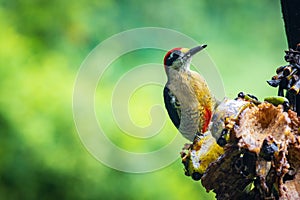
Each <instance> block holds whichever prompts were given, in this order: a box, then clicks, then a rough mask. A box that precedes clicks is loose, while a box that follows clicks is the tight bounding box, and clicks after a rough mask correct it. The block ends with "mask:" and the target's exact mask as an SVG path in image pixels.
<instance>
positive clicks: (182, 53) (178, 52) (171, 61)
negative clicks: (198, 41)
mask: <svg viewBox="0 0 300 200" xmlns="http://www.w3.org/2000/svg"><path fill="white" fill-rule="evenodd" d="M206 46H207V45H201V46H197V47H194V48H192V49H188V48H174V49H171V50H170V51H168V53H167V54H166V55H165V58H164V66H165V70H166V72H167V73H168V72H169V71H170V70H176V71H185V70H187V69H189V66H190V61H191V58H192V56H193V55H195V54H196V53H198V52H199V51H201V50H202V49H204V48H205V47H206Z"/></svg>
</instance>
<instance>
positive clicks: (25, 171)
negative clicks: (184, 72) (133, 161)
mask: <svg viewBox="0 0 300 200" xmlns="http://www.w3.org/2000/svg"><path fill="white" fill-rule="evenodd" d="M0 2H1V4H0V19H1V20H0V30H1V31H0V44H1V47H0V74H1V78H0V177H1V179H0V180H1V181H0V199H119V198H122V199H184V198H189V199H214V195H213V193H206V192H205V190H204V189H203V188H202V187H201V184H200V182H194V181H192V180H191V179H190V178H188V177H186V176H185V175H184V173H183V166H182V165H181V162H180V160H179V159H177V160H176V161H175V162H174V163H173V164H171V165H169V166H167V167H165V168H163V169H160V170H158V171H155V172H151V173H145V174H130V173H124V172H120V171H117V170H114V169H111V168H109V167H107V166H105V165H103V164H101V163H100V162H99V161H97V160H96V159H95V158H93V156H91V155H90V154H89V153H88V151H87V150H86V149H85V147H84V146H83V145H82V143H81V141H80V139H79V137H78V134H77V132H76V127H75V125H74V121H73V114H72V92H73V86H74V82H75V79H76V74H77V72H78V70H79V67H80V65H81V63H82V62H83V60H84V59H85V57H86V56H87V55H88V53H89V52H90V51H91V50H92V49H93V48H95V47H96V46H97V45H98V44H99V43H100V42H101V41H103V40H105V39H107V38H109V37H110V36H112V35H113V34H116V33H119V32H121V31H125V30H128V29H132V28H138V27H147V26H151V27H163V28H170V29H174V30H177V31H180V32H182V33H184V34H186V35H188V36H190V37H192V38H194V39H195V40H197V41H200V42H201V43H202V42H205V43H206V44H208V48H207V52H208V53H209V55H210V57H211V59H212V60H213V61H214V62H215V64H216V66H217V67H218V70H219V72H220V74H221V76H222V79H223V82H224V87H225V90H226V95H227V96H229V97H231V98H234V97H235V96H236V95H237V94H238V92H240V91H245V92H248V93H252V94H254V95H256V96H257V97H259V98H263V97H264V96H270V95H275V94H276V93H277V91H276V89H274V88H271V87H269V86H268V85H267V83H266V80H268V79H270V78H271V77H272V76H273V75H275V69H276V68H277V67H278V66H280V65H283V64H285V63H284V59H283V56H284V50H285V49H287V43H286V38H285V33H284V24H283V21H282V17H281V10H280V4H279V1H273V0H265V1H258V0H256V1H241V0H231V1H217V0H210V1H199V0H187V1H171V0H165V1H158V0H154V1H138V0H128V1H121V0H101V1H96V0H90V1H84V0H77V1H65V0H52V1H41V0H26V1H21V0H14V1H5V0H1V1H0ZM149 54H151V51H149ZM164 54H165V52H160V53H157V52H156V56H158V57H159V58H161V62H162V59H163V56H164ZM144 56H145V59H146V57H147V55H144ZM150 57H151V56H150ZM141 58H143V57H141V56H139V59H141ZM147 58H148V57H147ZM136 60H137V58H136V57H135V56H134V55H131V56H129V57H128V58H124V60H123V64H124V63H125V64H126V66H129V67H125V68H118V67H117V65H118V64H115V68H114V70H113V72H111V73H110V74H109V76H107V78H106V80H105V81H104V82H105V83H104V84H103V85H102V90H103V91H102V92H103V93H105V92H109V91H110V90H111V88H112V86H111V84H110V80H117V79H118V77H120V76H121V75H122V74H123V73H125V72H126V71H127V70H130V69H131V66H134V65H135V64H133V63H134V62H136ZM149 60H151V59H149ZM142 61H143V60H142ZM161 73H164V70H163V67H162V68H161ZM148 92H149V93H147V91H144V92H143V93H141V94H140V96H139V97H136V99H135V100H134V101H135V103H134V104H137V105H138V106H137V108H135V106H131V107H130V112H132V119H133V120H137V121H136V123H137V124H140V125H145V124H146V125H147V124H149V123H151V119H150V118H149V113H148V111H149V109H148V108H149V106H151V105H150V104H151V102H158V103H159V104H162V102H163V99H162V97H161V92H162V88H161V87H154V88H151V89H150V90H149V91H148ZM150 94H156V95H153V96H152V95H150ZM145 95H146V96H147V98H142V97H145ZM141 101H144V102H143V103H141ZM108 102H109V101H108ZM148 104H149V105H148ZM106 105H107V106H106ZM109 105H110V104H109V103H107V104H104V105H103V106H104V107H103V108H102V109H103V110H104V111H105V110H109ZM144 106H147V108H146V109H145V110H147V112H146V113H143V112H141V111H142V110H143V109H144ZM98 112H99V110H98ZM103 113H104V114H103ZM103 113H100V114H99V115H101V114H102V115H105V112H103ZM139 120H140V121H139ZM116 126H117V125H116V124H115V123H114V122H113V121H108V122H107V123H106V127H105V128H106V129H107V130H112V131H111V132H112V133H113V134H114V135H115V137H116V138H118V134H122V131H120V130H118V131H114V130H115V129H117V128H116ZM165 128H166V130H165V131H166V132H176V130H175V128H174V127H173V126H172V124H171V123H170V121H169V120H168V119H167V124H166V127H165ZM161 134H163V133H161ZM122 139H123V137H122ZM128 140H129V139H128ZM112 141H114V142H116V144H117V145H118V140H117V139H114V137H113V136H112ZM126 141H127V139H126V138H124V139H123V141H122V142H120V146H122V145H124V144H125V145H124V147H123V148H125V147H126V148H128V149H130V148H133V149H134V147H132V145H134V146H135V147H136V145H138V144H137V142H133V143H128V142H126ZM149 144H150V145H154V146H155V144H154V142H152V143H149ZM150 149H151V148H150ZM154 149H155V148H154ZM180 149H181V146H180V147H178V152H179V151H180Z"/></svg>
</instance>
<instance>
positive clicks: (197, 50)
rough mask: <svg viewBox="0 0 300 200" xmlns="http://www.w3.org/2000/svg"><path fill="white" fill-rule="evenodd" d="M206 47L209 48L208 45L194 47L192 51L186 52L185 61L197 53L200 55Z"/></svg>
mask: <svg viewBox="0 0 300 200" xmlns="http://www.w3.org/2000/svg"><path fill="white" fill-rule="evenodd" d="M205 47H207V45H206V44H204V45H200V46H197V47H194V48H192V49H190V50H189V51H188V52H186V53H185V54H184V56H183V58H185V59H188V58H191V57H192V56H193V55H195V54H196V53H198V52H199V51H201V50H202V49H204V48H205Z"/></svg>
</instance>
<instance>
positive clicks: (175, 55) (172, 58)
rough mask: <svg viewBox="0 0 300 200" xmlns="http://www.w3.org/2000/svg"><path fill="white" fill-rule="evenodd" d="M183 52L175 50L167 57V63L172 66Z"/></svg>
mask: <svg viewBox="0 0 300 200" xmlns="http://www.w3.org/2000/svg"><path fill="white" fill-rule="evenodd" d="M181 54H182V53H181V52H180V51H174V52H172V53H170V55H169V56H168V57H167V58H166V59H165V65H167V66H171V65H172V64H173V62H174V61H175V60H177V59H178V58H179V57H180V56H182V55H181Z"/></svg>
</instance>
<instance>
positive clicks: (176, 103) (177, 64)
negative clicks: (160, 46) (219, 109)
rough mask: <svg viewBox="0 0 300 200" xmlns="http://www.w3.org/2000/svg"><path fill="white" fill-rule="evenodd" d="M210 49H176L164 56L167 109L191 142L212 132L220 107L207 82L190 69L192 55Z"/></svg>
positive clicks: (202, 46)
mask: <svg viewBox="0 0 300 200" xmlns="http://www.w3.org/2000/svg"><path fill="white" fill-rule="evenodd" d="M206 46H207V45H201V46H197V47H195V48H192V49H188V48H174V49H172V50H170V51H169V52H167V54H166V55H165V57H164V67H165V72H166V74H167V78H168V80H167V83H166V85H165V87H164V90H163V96H164V102H165V107H166V109H167V112H168V114H169V117H170V119H171V121H172V122H173V124H174V125H175V127H176V128H177V129H178V130H179V132H180V133H181V134H182V135H183V136H184V137H185V138H187V139H188V140H190V141H194V138H195V136H196V135H198V136H199V135H200V136H201V135H203V134H204V133H205V132H206V131H207V130H208V127H209V124H210V121H211V118H212V114H213V110H214V108H215V106H216V100H215V98H214V97H213V95H212V94H211V92H210V90H209V88H208V86H207V83H206V81H205V79H204V78H203V77H202V76H201V75H200V74H199V73H197V72H195V71H192V70H191V69H190V64H191V59H192V56H193V55H195V54H196V53H198V52H200V51H201V50H202V49H204V48H205V47H206Z"/></svg>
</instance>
